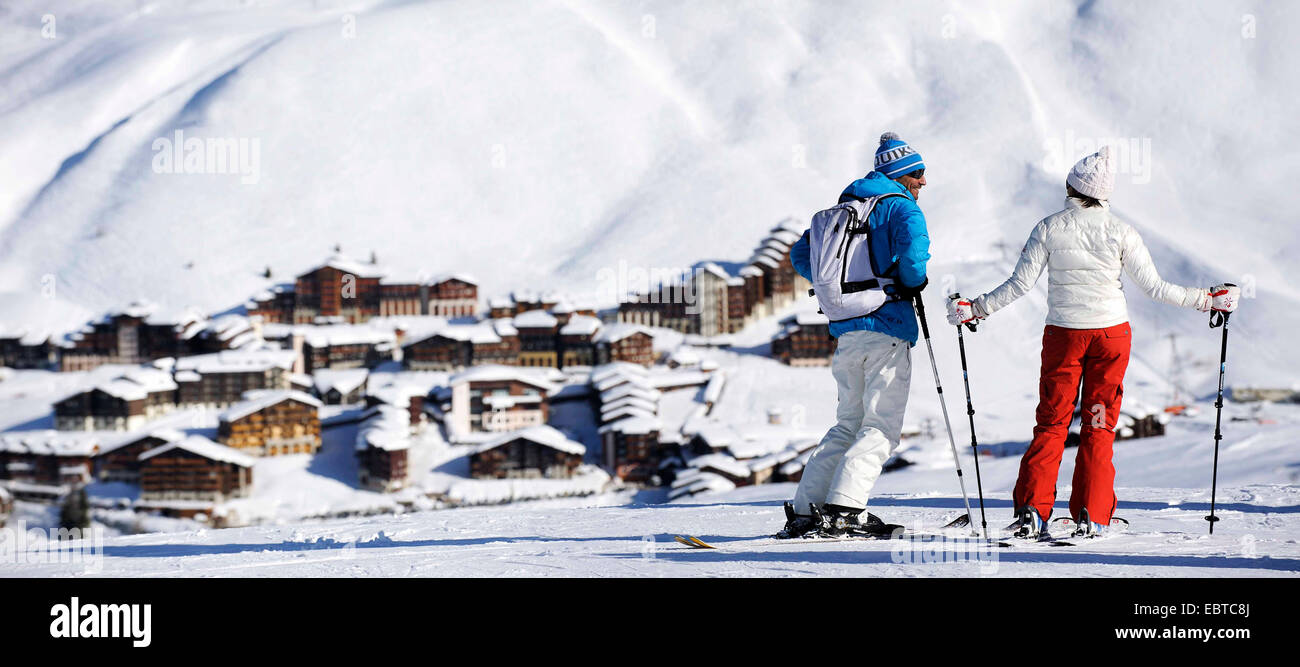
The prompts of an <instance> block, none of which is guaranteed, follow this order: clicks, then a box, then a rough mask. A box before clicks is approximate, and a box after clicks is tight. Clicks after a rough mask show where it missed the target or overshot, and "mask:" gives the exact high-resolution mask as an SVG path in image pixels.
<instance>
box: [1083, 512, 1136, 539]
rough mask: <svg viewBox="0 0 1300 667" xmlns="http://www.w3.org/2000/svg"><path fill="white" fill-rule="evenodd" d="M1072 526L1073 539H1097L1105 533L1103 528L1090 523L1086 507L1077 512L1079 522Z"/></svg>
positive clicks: (1097, 524)
mask: <svg viewBox="0 0 1300 667" xmlns="http://www.w3.org/2000/svg"><path fill="white" fill-rule="evenodd" d="M1126 523H1127V522H1126ZM1074 526H1075V528H1074V537H1098V536H1100V535H1102V534H1104V533H1105V532H1106V527H1105V526H1103V525H1101V524H1099V523H1093V522H1092V519H1091V518H1089V517H1088V508H1086V507H1085V508H1083V509H1081V510H1079V520H1078V521H1076V522H1075V523H1074Z"/></svg>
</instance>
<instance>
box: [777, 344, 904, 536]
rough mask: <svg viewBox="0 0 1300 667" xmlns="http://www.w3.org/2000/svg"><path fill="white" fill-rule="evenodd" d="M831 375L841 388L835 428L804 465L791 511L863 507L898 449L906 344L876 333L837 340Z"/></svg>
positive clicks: (803, 512) (902, 406)
mask: <svg viewBox="0 0 1300 667" xmlns="http://www.w3.org/2000/svg"><path fill="white" fill-rule="evenodd" d="M831 374H832V375H834V376H835V381H836V382H837V383H838V384H839V407H838V408H837V409H836V412H835V416H836V419H837V421H836V424H835V425H834V426H832V427H831V429H830V430H829V431H827V432H826V436H825V437H824V438H822V441H821V444H819V445H818V446H817V449H816V450H814V451H813V454H812V457H810V458H809V459H808V465H806V466H804V471H803V477H802V478H801V479H800V480H799V489H798V490H797V491H796V492H795V494H794V507H795V511H796V512H798V513H799V514H807V513H808V511H809V510H808V504H809V503H816V504H817V505H818V506H819V507H820V506H821V505H823V504H827V503H831V504H835V505H843V506H845V507H854V508H865V507H866V506H867V494H868V493H870V491H871V487H873V486H875V484H876V479H877V478H878V477H880V469H881V467H882V466H884V465H885V461H886V460H888V459H889V455H890V454H891V453H892V452H893V451H894V449H895V448H897V447H898V439H899V437H901V435H902V431H903V411H904V409H906V408H907V391H908V385H909V384H910V382H911V378H912V350H911V347H910V346H909V345H908V344H907V341H905V340H900V339H898V338H894V337H893V336H889V335H886V334H882V333H878V332H875V331H850V332H848V333H845V334H843V335H841V336H840V337H839V341H838V347H837V348H836V350H835V356H834V357H833V358H832V359H831Z"/></svg>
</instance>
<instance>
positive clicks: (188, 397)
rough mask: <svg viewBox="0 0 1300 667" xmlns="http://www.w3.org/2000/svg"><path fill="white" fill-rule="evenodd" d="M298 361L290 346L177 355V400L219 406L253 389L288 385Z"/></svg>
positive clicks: (234, 400)
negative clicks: (178, 356)
mask: <svg viewBox="0 0 1300 667" xmlns="http://www.w3.org/2000/svg"><path fill="white" fill-rule="evenodd" d="M298 362H299V355H298V354H297V353H295V352H294V351H293V350H281V349H268V348H260V349H244V350H227V351H224V352H218V353H216V354H202V355H197V356H193V357H181V358H180V359H177V360H176V362H175V364H174V365H173V367H172V368H173V377H174V378H175V380H176V385H177V402H178V403H179V404H181V405H186V406H207V407H215V408H223V407H226V406H229V405H231V404H233V403H238V402H239V401H240V400H242V397H243V395H244V392H247V391H252V390H255V389H288V388H289V385H290V376H291V375H292V374H293V372H294V367H295V365H297V363H298Z"/></svg>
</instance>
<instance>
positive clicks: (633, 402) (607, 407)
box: [600, 396, 659, 421]
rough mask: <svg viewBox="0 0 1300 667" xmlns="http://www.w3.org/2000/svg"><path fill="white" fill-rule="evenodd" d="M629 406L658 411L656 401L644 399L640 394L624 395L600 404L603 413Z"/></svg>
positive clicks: (652, 411)
mask: <svg viewBox="0 0 1300 667" xmlns="http://www.w3.org/2000/svg"><path fill="white" fill-rule="evenodd" d="M629 406H630V407H634V408H641V409H642V410H645V411H646V412H651V413H657V412H658V411H659V404H658V403H655V402H654V401H649V400H646V399H644V398H642V397H640V396H624V397H623V398H619V399H615V400H613V401H610V402H609V403H603V404H601V406H600V410H601V413H602V414H603V413H606V412H612V411H614V410H617V409H619V408H623V407H629ZM606 421H608V420H606Z"/></svg>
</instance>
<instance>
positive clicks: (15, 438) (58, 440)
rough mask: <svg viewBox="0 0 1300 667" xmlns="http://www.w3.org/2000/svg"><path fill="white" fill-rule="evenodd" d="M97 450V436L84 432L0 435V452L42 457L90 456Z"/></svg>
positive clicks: (20, 432) (11, 432) (13, 432)
mask: <svg viewBox="0 0 1300 667" xmlns="http://www.w3.org/2000/svg"><path fill="white" fill-rule="evenodd" d="M98 450H99V436H98V435H97V434H94V433H86V432H67V431H54V430H50V429H45V430H40V431H8V432H5V433H0V451H4V452H8V453H10V454H37V455H42V456H91V455H93V454H94V453H95V452H97V451H98Z"/></svg>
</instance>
